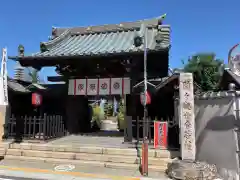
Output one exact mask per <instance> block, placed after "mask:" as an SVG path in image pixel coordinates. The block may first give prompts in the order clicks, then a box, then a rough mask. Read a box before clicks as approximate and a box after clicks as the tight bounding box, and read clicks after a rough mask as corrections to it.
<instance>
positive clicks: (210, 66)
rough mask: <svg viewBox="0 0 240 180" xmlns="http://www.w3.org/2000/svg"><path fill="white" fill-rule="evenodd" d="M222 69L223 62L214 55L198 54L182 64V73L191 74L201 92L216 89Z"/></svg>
mask: <svg viewBox="0 0 240 180" xmlns="http://www.w3.org/2000/svg"><path fill="white" fill-rule="evenodd" d="M183 63H184V62H183ZM224 67H225V66H224V62H223V60H220V59H216V55H215V54H214V53H198V54H196V55H194V56H192V57H190V58H189V59H188V62H187V63H186V64H185V63H184V72H191V73H193V77H194V81H195V82H196V83H197V84H199V85H200V86H201V88H202V90H204V91H210V90H216V89H217V85H218V83H219V81H220V78H221V75H222V72H223V69H224Z"/></svg>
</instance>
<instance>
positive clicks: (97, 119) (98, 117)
mask: <svg viewBox="0 0 240 180" xmlns="http://www.w3.org/2000/svg"><path fill="white" fill-rule="evenodd" d="M92 108H93V117H92V122H93V123H96V124H97V126H98V127H99V128H100V127H101V121H102V120H103V119H104V112H101V108H100V107H99V106H98V105H96V106H93V107H92Z"/></svg>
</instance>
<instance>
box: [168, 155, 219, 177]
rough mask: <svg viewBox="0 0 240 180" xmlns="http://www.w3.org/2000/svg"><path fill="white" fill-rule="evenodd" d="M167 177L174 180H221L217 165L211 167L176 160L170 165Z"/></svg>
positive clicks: (203, 163) (199, 163)
mask: <svg viewBox="0 0 240 180" xmlns="http://www.w3.org/2000/svg"><path fill="white" fill-rule="evenodd" d="M166 173H167V175H168V176H169V177H170V178H173V179H179V180H180V179H192V180H199V179H206V180H214V179H217V178H220V179H222V178H221V177H220V175H219V174H218V171H217V168H216V166H215V165H210V164H207V163H205V162H188V161H183V160H179V159H175V160H174V161H173V162H172V163H171V164H169V166H168V169H167V171H166Z"/></svg>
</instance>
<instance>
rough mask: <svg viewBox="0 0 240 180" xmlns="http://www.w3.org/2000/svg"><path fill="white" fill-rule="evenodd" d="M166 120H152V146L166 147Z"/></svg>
mask: <svg viewBox="0 0 240 180" xmlns="http://www.w3.org/2000/svg"><path fill="white" fill-rule="evenodd" d="M167 131H168V126H167V122H166V121H165V122H161V121H154V148H155V149H157V148H160V149H167V146H168V144H167V133H168V132H167Z"/></svg>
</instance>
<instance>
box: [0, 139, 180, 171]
mask: <svg viewBox="0 0 240 180" xmlns="http://www.w3.org/2000/svg"><path fill="white" fill-rule="evenodd" d="M139 154H140V155H141V152H140V153H139ZM171 154H172V155H174V156H177V155H178V152H177V151H175V152H169V151H167V150H152V149H151V150H149V160H148V161H149V171H153V172H164V171H165V170H166V169H167V165H168V163H170V162H172V159H171ZM0 155H1V156H2V157H4V159H7V160H8V159H11V160H20V161H21V160H24V161H42V162H51V163H61V164H64V163H66V164H77V165H83V166H94V167H105V168H112V169H118V168H120V169H128V170H129V169H132V170H137V169H139V164H140V158H138V157H137V150H136V149H133V148H131V149H128V148H125V149H121V148H103V147H94V146H92V147H86V146H84V147H82V146H80V147H79V146H78V147H76V146H75V147H74V146H69V145H61V146H60V145H51V144H30V143H21V144H4V143H2V144H1V146H0Z"/></svg>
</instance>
